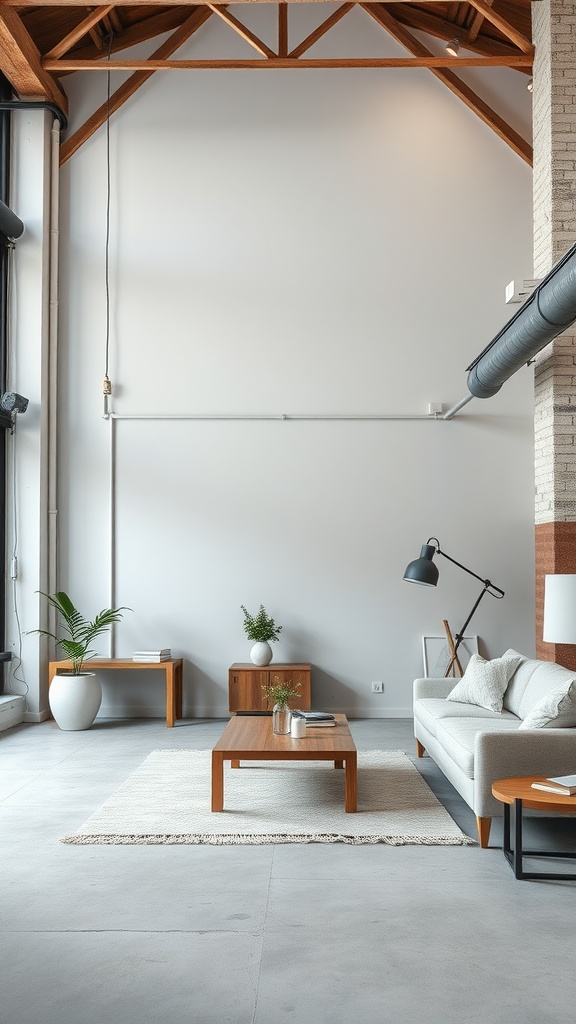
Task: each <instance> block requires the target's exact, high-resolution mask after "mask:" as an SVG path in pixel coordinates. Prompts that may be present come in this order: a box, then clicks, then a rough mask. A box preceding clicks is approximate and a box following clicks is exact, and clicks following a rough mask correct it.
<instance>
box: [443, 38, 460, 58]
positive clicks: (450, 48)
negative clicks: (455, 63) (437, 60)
mask: <svg viewBox="0 0 576 1024" xmlns="http://www.w3.org/2000/svg"><path fill="white" fill-rule="evenodd" d="M459 49H460V40H459V39H451V40H450V42H449V43H446V52H447V53H449V54H450V56H451V57H457V56H458V51H459Z"/></svg>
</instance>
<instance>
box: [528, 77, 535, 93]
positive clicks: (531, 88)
mask: <svg viewBox="0 0 576 1024" xmlns="http://www.w3.org/2000/svg"><path fill="white" fill-rule="evenodd" d="M526 88H527V89H528V92H532V91H533V89H534V79H533V78H531V79H530V81H529V82H528V85H527V86H526Z"/></svg>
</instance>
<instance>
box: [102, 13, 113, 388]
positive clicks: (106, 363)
mask: <svg viewBox="0 0 576 1024" xmlns="http://www.w3.org/2000/svg"><path fill="white" fill-rule="evenodd" d="M112 38H113V36H112V33H110V35H109V37H108V62H110V56H111V53H112ZM106 78H107V90H106V245H105V264H104V267H105V269H104V279H105V288H106V346H105V354H104V382H103V385H102V391H103V393H104V395H105V396H108V395H111V394H112V383H111V381H110V377H109V375H108V369H109V362H110V192H111V188H110V91H111V75H110V66H108V70H107V72H106Z"/></svg>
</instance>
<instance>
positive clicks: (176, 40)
mask: <svg viewBox="0 0 576 1024" xmlns="http://www.w3.org/2000/svg"><path fill="white" fill-rule="evenodd" d="M211 17H212V11H210V10H208V8H207V7H205V6H204V7H197V8H196V9H195V11H194V13H193V14H192V15H191V16H190V17H189V18H187V20H186V21H185V22H184V24H183V25H181V26H180V28H178V29H176V31H175V32H174V33H173V34H172V35H171V36H170V38H169V39H166V40H165V41H164V42H163V43H162V45H161V46H159V47H158V49H157V50H156V51H155V53H153V54H152V57H153V58H156V59H158V60H165V59H166V58H167V57H170V56H171V55H172V54H173V53H175V51H176V50H178V49H179V48H180V47H181V46H182V45H183V43H185V42H186V40H187V39H189V38H190V36H192V35H194V33H195V32H197V31H198V29H199V28H201V26H202V25H204V23H205V22H206V21H208V18H211ZM154 70H155V69H154V68H152V69H151V70H149V71H137V72H136V73H135V74H134V75H131V76H130V78H129V79H128V80H127V81H126V82H123V84H122V85H121V86H120V87H119V88H118V89H116V91H115V92H114V93H113V94H112V96H111V97H110V104H108V102H106V103H103V104H102V106H101V107H99V108H98V110H96V111H95V112H94V113H93V114H92V115H91V117H89V118H88V120H87V121H85V123H84V124H83V125H82V127H81V128H79V129H78V131H76V132H74V134H73V135H71V136H70V138H68V139H66V141H65V142H64V143H63V144H62V146H61V147H60V164H64V163H66V161H67V160H69V159H70V157H71V156H72V155H73V154H74V153H75V152H76V150H77V149H79V148H80V146H81V145H82V144H83V143H84V142H86V139H89V138H90V136H91V135H93V134H94V132H95V131H97V130H98V128H100V127H101V126H102V125H103V124H104V123H105V121H106V118H107V117H108V116H109V114H113V113H114V112H115V111H116V110H119V108H120V107H121V106H122V105H123V104H124V103H125V102H126V100H128V99H130V97H131V96H133V95H134V93H135V92H136V91H137V90H138V89H139V88H140V86H141V85H143V84H144V82H147V81H148V79H149V78H150V77H151V76H152V75H153V74H154Z"/></svg>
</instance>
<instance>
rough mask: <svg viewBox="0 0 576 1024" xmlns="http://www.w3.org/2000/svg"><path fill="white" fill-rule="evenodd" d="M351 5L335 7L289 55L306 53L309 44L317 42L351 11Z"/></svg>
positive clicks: (294, 55)
mask: <svg viewBox="0 0 576 1024" xmlns="http://www.w3.org/2000/svg"><path fill="white" fill-rule="evenodd" d="M353 7H354V4H341V5H340V7H337V8H336V10H335V11H334V12H333V13H332V14H331V15H330V17H329V18H326V21H323V22H322V24H321V25H319V26H318V28H316V29H314V31H313V32H311V33H310V35H309V36H306V39H303V40H302V42H301V43H299V44H298V46H295V47H294V49H293V50H292V52H291V53H290V54H289V56H290V57H300V56H301V55H302V54H303V53H306V50H309V49H310V47H311V46H314V43H317V42H318V40H319V39H321V38H322V36H323V35H326V32H329V31H330V29H331V28H333V27H334V25H336V23H337V22H339V21H340V19H341V18H343V17H344V15H345V14H348V11H351V10H352V8H353Z"/></svg>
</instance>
